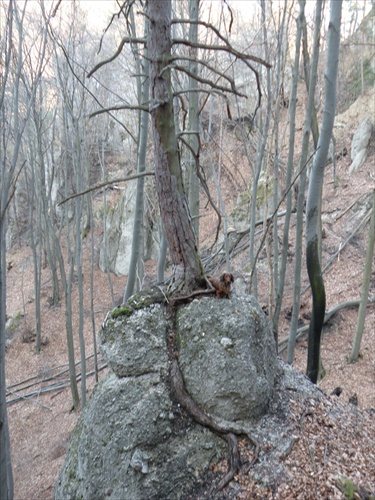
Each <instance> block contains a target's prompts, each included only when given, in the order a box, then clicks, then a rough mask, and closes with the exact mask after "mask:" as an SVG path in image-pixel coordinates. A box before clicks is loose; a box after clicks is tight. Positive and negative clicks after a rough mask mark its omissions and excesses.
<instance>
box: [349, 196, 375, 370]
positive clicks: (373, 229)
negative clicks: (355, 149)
mask: <svg viewBox="0 0 375 500" xmlns="http://www.w3.org/2000/svg"><path fill="white" fill-rule="evenodd" d="M374 239H375V190H374V193H373V197H372V215H371V219H370V228H369V233H368V242H367V251H366V263H365V269H364V271H363V281H362V290H361V303H360V305H359V311H358V321H357V330H356V334H355V338H354V342H353V347H352V352H351V354H350V357H349V363H355V362H356V361H357V360H358V356H359V349H360V347H361V341H362V334H363V327H364V326H365V317H366V308H367V303H368V290H369V285H370V278H371V268H372V265H373V259H374Z"/></svg>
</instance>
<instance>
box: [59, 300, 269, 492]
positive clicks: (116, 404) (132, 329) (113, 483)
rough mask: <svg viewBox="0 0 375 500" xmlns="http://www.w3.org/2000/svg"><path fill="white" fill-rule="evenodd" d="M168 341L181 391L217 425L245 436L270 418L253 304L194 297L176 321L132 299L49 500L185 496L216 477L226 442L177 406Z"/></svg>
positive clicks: (110, 330) (260, 323) (111, 335)
mask: <svg viewBox="0 0 375 500" xmlns="http://www.w3.org/2000/svg"><path fill="white" fill-rule="evenodd" d="M168 336H173V338H175V342H174V343H173V345H176V346H178V350H179V365H180V369H181V372H182V374H183V377H184V380H185V383H186V387H187V390H188V392H190V395H191V396H192V397H193V398H194V399H195V401H196V402H197V403H198V404H199V405H200V406H201V407H202V408H204V410H205V411H206V412H208V413H210V414H211V416H212V417H213V418H215V419H216V420H217V421H220V422H221V424H222V425H223V422H224V423H227V424H228V425H230V426H232V427H236V426H237V427H238V426H239V425H241V428H246V429H251V423H252V422H254V421H255V419H256V418H259V417H260V416H261V415H262V414H264V413H265V412H267V410H268V405H269V403H270V400H271V398H272V395H273V390H274V384H275V377H276V372H277V369H278V362H277V358H276V351H275V346H274V340H273V335H272V332H271V329H270V327H269V325H268V323H267V321H266V319H265V316H264V313H263V312H262V310H261V308H260V307H259V305H258V303H257V302H256V301H255V300H254V299H253V298H251V297H243V298H234V297H233V298H232V299H230V300H216V299H213V298H201V299H200V300H194V301H193V302H192V303H191V304H189V305H188V306H186V307H181V308H180V309H179V310H178V311H177V313H176V314H175V315H174V317H172V316H171V313H170V312H169V310H168V308H167V307H166V306H164V305H163V304H160V303H151V304H149V301H148V300H147V298H146V300H145V299H144V298H142V297H141V298H140V299H139V300H137V299H135V298H133V299H132V300H131V301H130V305H129V306H128V305H127V306H125V307H123V308H119V309H115V310H114V311H112V313H111V314H109V315H108V317H107V319H106V321H105V324H104V326H103V329H102V331H101V334H100V341H101V348H102V351H103V354H104V356H105V358H106V359H107V361H108V364H109V366H110V368H111V370H110V373H109V374H108V376H107V377H106V378H105V380H104V381H103V382H101V383H100V384H98V386H97V387H96V389H95V390H94V392H93V394H92V396H91V398H90V400H89V402H88V404H87V406H86V408H85V410H84V411H83V414H82V416H81V418H80V421H79V423H78V425H77V428H76V429H75V432H74V434H73V437H72V440H71V445H70V449H69V452H68V455H67V458H66V462H65V465H64V467H63V469H62V471H61V473H60V476H59V479H58V481H57V484H56V488H55V499H64V500H66V499H69V498H83V499H92V498H104V497H105V498H112V499H119V498H124V499H125V498H126V499H132V500H137V499H145V498H148V499H151V498H152V499H160V498H168V499H177V498H188V497H189V495H191V493H192V491H193V490H195V491H196V490H197V489H199V488H203V487H204V484H205V482H210V481H213V480H214V478H213V473H212V472H210V470H209V467H210V465H211V464H212V462H213V461H217V460H219V459H221V458H225V457H226V445H225V442H224V441H223V440H222V439H221V438H220V437H219V436H217V435H216V434H214V433H212V432H211V431H210V430H209V429H207V428H205V427H202V426H200V425H198V424H197V423H195V422H194V421H193V420H192V419H191V417H190V416H189V415H187V414H186V412H184V411H182V409H181V407H180V405H179V404H178V403H177V402H176V400H175V397H174V394H173V392H171V389H170V380H169V363H170V361H169V360H170V359H171V356H174V355H176V353H174V352H171V351H172V350H173V349H171V346H170V343H168V342H167V338H168ZM190 498H191V497H190Z"/></svg>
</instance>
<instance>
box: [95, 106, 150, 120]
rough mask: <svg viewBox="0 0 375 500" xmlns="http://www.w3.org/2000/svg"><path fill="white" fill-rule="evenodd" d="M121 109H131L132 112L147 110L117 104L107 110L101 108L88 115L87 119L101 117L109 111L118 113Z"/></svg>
mask: <svg viewBox="0 0 375 500" xmlns="http://www.w3.org/2000/svg"><path fill="white" fill-rule="evenodd" d="M122 109H131V110H132V111H148V110H149V109H148V108H147V107H146V106H137V105H131V104H119V105H118V106H111V107H109V108H102V109H98V110H96V111H93V112H92V113H90V114H89V118H93V117H94V116H97V115H101V114H103V113H108V112H110V111H120V110H122Z"/></svg>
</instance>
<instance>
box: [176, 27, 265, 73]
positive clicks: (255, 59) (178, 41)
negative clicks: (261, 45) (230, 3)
mask: <svg viewBox="0 0 375 500" xmlns="http://www.w3.org/2000/svg"><path fill="white" fill-rule="evenodd" d="M171 23H172V24H178V23H179V24H187V23H188V24H199V25H201V26H204V27H205V28H208V29H211V30H212V31H213V32H214V33H215V35H216V36H217V37H218V38H219V39H220V40H221V41H222V42H224V44H225V45H224V46H223V45H206V44H200V43H197V44H194V43H192V42H190V41H189V40H184V39H180V38H175V39H174V40H173V41H172V43H174V44H183V45H189V46H190V47H193V48H201V49H206V50H223V51H225V52H229V53H230V54H232V55H234V56H235V57H237V58H238V59H240V60H249V61H253V62H256V63H259V64H262V65H263V66H265V67H266V68H272V65H271V64H270V63H268V62H267V61H265V60H264V59H262V58H261V57H257V56H254V55H251V54H243V53H242V52H239V51H238V50H236V49H235V48H234V47H233V46H232V45H231V44H230V42H229V40H228V39H227V38H225V36H223V35H222V34H221V33H220V31H219V30H218V29H217V28H216V27H215V26H214V25H213V24H211V23H206V22H205V21H199V20H198V21H191V20H190V19H172V21H171Z"/></svg>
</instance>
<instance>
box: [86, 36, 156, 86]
mask: <svg viewBox="0 0 375 500" xmlns="http://www.w3.org/2000/svg"><path fill="white" fill-rule="evenodd" d="M126 43H142V44H145V43H146V39H145V38H133V37H130V36H124V37H123V39H122V40H121V42H120V45H119V46H118V48H117V50H116V52H115V53H114V54H113V55H112V56H111V57H109V58H108V59H104V61H101V62H99V63H98V64H97V65H96V66H94V67H93V68H92V70H91V71H89V72H88V74H87V78H90V77H91V76H92V75H93V74H94V73H95V72H96V71H98V69H99V68H101V67H102V66H104V65H106V64H108V63H110V62H112V61H114V60H115V59H116V57H118V56H119V55H120V54H121V52H122V49H123V48H124V45H125V44H126Z"/></svg>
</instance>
